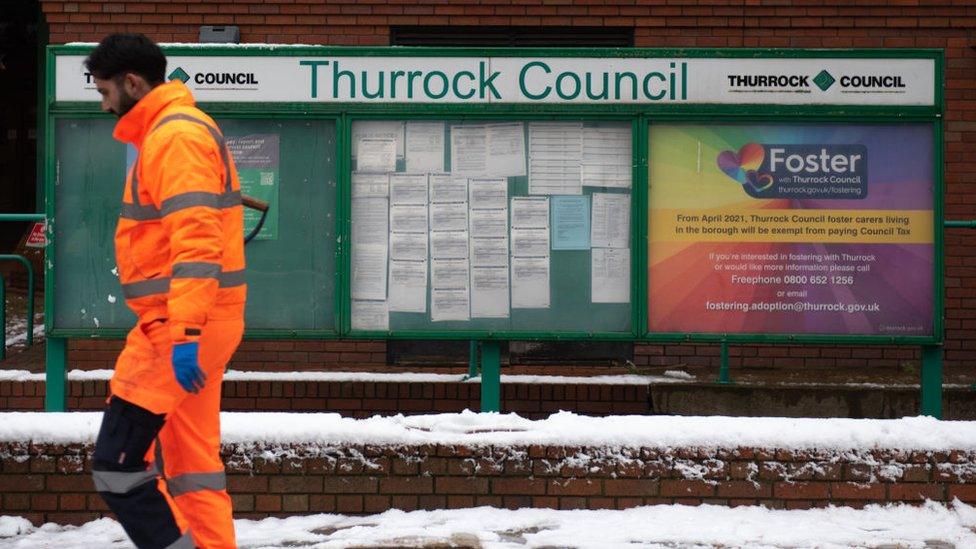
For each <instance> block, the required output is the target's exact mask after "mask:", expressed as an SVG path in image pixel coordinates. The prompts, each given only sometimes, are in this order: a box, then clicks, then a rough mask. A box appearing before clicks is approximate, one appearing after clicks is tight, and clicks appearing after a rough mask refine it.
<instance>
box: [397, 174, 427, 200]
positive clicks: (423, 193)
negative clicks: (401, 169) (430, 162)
mask: <svg viewBox="0 0 976 549" xmlns="http://www.w3.org/2000/svg"><path fill="white" fill-rule="evenodd" d="M390 204H393V205H394V206H396V205H400V204H419V205H426V204H427V174H425V173H420V174H416V173H391V174H390Z"/></svg>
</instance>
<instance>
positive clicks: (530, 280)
mask: <svg viewBox="0 0 976 549" xmlns="http://www.w3.org/2000/svg"><path fill="white" fill-rule="evenodd" d="M548 307H549V258H548V257H513V258H512V308H513V309H529V308H535V309H539V308H542V309H546V308H548Z"/></svg>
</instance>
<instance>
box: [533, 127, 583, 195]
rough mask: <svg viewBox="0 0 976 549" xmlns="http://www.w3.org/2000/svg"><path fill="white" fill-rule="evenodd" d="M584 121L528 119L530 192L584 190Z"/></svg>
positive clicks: (557, 192)
mask: <svg viewBox="0 0 976 549" xmlns="http://www.w3.org/2000/svg"><path fill="white" fill-rule="evenodd" d="M582 161H583V123H582V122H530V123H529V194H581V193H582V192H583V187H582V179H581V171H582V168H581V165H582Z"/></svg>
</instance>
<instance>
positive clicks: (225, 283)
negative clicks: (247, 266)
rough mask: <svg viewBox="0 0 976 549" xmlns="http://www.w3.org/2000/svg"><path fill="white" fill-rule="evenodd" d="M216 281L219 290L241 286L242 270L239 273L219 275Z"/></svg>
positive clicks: (228, 272) (242, 283) (242, 282)
mask: <svg viewBox="0 0 976 549" xmlns="http://www.w3.org/2000/svg"><path fill="white" fill-rule="evenodd" d="M217 279H218V280H219V281H220V287H221V288H233V287H234V286H243V285H244V284H245V280H244V269H241V270H239V271H227V272H226V273H220V275H219V276H218V277H217Z"/></svg>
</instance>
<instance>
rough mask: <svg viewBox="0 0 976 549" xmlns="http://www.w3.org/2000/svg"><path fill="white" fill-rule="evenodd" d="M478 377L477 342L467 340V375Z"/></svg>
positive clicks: (469, 377)
mask: <svg viewBox="0 0 976 549" xmlns="http://www.w3.org/2000/svg"><path fill="white" fill-rule="evenodd" d="M475 377H478V342H477V341H474V340H471V341H469V342H468V377H467V378H466V379H471V378H475Z"/></svg>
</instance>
